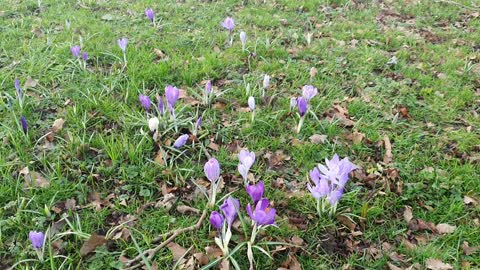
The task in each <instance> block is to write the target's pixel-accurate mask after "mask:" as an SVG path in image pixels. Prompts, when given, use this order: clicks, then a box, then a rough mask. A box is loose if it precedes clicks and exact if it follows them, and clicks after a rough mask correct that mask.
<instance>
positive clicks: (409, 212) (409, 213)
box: [403, 205, 413, 223]
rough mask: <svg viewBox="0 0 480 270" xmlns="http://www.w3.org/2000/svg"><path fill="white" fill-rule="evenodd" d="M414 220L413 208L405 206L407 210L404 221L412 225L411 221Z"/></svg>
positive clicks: (404, 212)
mask: <svg viewBox="0 0 480 270" xmlns="http://www.w3.org/2000/svg"><path fill="white" fill-rule="evenodd" d="M412 218H413V213H412V208H411V207H410V206H408V205H406V206H405V210H403V219H404V220H405V221H406V222H407V223H410V221H411V220H412Z"/></svg>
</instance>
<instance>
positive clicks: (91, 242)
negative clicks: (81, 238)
mask: <svg viewBox="0 0 480 270" xmlns="http://www.w3.org/2000/svg"><path fill="white" fill-rule="evenodd" d="M105 243H107V239H105V236H103V235H98V234H96V233H92V235H90V238H88V240H87V241H86V242H85V243H83V245H82V248H81V249H80V256H82V257H85V256H86V255H88V254H89V253H91V252H93V251H95V249H96V248H97V247H99V246H101V245H104V244H105Z"/></svg>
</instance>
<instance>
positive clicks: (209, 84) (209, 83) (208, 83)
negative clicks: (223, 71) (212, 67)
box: [205, 80, 212, 95]
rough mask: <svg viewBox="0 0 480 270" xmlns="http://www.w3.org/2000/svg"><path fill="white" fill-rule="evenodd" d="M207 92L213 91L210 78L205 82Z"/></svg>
mask: <svg viewBox="0 0 480 270" xmlns="http://www.w3.org/2000/svg"><path fill="white" fill-rule="evenodd" d="M205 92H206V93H207V95H208V94H210V92H212V81H210V80H208V81H207V83H206V84H205Z"/></svg>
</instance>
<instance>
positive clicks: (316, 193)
mask: <svg viewBox="0 0 480 270" xmlns="http://www.w3.org/2000/svg"><path fill="white" fill-rule="evenodd" d="M357 168H358V167H357V166H356V165H355V164H353V163H352V162H350V161H349V160H348V158H344V159H340V158H339V156H338V155H337V154H335V155H334V156H333V158H332V159H331V160H328V159H325V165H323V164H318V165H317V167H315V168H314V169H313V170H311V171H310V179H311V180H312V181H313V183H314V185H313V186H312V185H310V184H307V188H308V190H309V191H310V192H311V193H312V196H313V197H314V198H315V199H316V200H317V213H318V215H319V216H321V215H322V214H323V213H325V212H327V211H329V212H330V214H333V213H335V212H336V210H337V204H338V201H339V200H340V199H341V198H342V196H343V193H344V189H345V185H346V184H347V182H348V179H349V174H350V173H351V172H352V171H353V170H355V169H357Z"/></svg>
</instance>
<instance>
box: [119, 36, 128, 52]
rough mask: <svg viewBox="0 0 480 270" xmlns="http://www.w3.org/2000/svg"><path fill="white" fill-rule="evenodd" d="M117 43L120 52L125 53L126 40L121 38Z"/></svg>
mask: <svg viewBox="0 0 480 270" xmlns="http://www.w3.org/2000/svg"><path fill="white" fill-rule="evenodd" d="M117 43H118V47H120V49H122V52H123V53H125V52H126V51H127V45H128V39H126V38H124V37H123V38H121V39H119V40H117Z"/></svg>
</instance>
